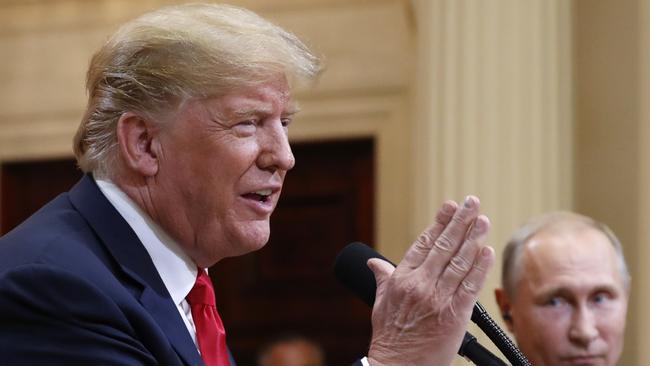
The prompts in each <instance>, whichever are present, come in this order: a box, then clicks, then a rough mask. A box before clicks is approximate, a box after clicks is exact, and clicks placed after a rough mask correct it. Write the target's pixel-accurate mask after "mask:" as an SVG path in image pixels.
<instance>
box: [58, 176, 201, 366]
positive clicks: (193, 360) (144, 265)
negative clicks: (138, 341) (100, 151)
mask: <svg viewBox="0 0 650 366" xmlns="http://www.w3.org/2000/svg"><path fill="white" fill-rule="evenodd" d="M70 201H71V202H72V204H73V205H74V206H75V208H76V209H77V210H79V212H80V213H81V215H82V216H83V217H84V218H85V219H86V220H87V221H88V224H89V225H90V226H91V227H92V228H93V230H94V231H95V233H96V234H97V236H98V237H99V238H100V239H101V241H102V242H103V244H104V245H105V246H106V248H107V250H108V251H109V252H110V253H111V254H112V256H113V257H114V258H115V260H116V261H117V263H119V265H120V266H121V267H122V270H123V271H124V272H125V273H126V274H128V275H129V277H131V278H132V279H133V280H135V281H136V282H138V283H139V284H140V285H141V286H142V288H143V290H142V293H141V294H140V298H139V301H140V303H141V304H142V305H143V306H144V308H145V309H147V311H148V312H149V314H151V316H152V317H153V318H154V319H155V320H156V322H157V323H158V324H159V325H160V328H161V329H162V330H163V332H164V333H165V334H166V335H167V338H168V339H169V341H170V343H171V344H172V346H173V347H174V349H175V350H176V352H177V353H178V354H179V356H180V357H181V358H182V359H183V361H184V362H185V363H186V364H188V365H203V361H202V360H201V357H200V355H199V353H198V351H197V349H196V346H195V345H194V342H193V341H192V338H191V337H190V334H189V332H187V331H186V329H187V328H186V326H185V323H184V322H183V320H182V319H181V317H180V314H179V313H178V309H177V307H176V305H175V304H174V302H173V301H172V299H171V296H170V295H169V292H168V291H167V288H166V287H165V285H164V283H163V282H162V279H161V278H160V276H159V274H158V271H157V270H156V267H155V266H154V264H153V262H152V261H151V257H150V256H149V254H148V253H147V251H146V250H145V248H144V246H143V245H142V243H141V242H140V240H139V239H138V237H137V236H136V235H135V233H134V232H133V230H132V229H131V227H130V226H129V225H128V224H127V222H126V221H125V220H124V219H123V218H122V216H121V215H120V214H119V213H118V212H117V210H116V209H115V208H114V207H113V205H111V203H110V202H109V201H108V200H107V199H106V197H105V196H104V195H103V194H102V193H101V191H100V190H99V188H98V187H97V184H96V183H95V181H94V180H93V179H92V178H91V177H90V176H89V175H85V176H84V177H83V178H82V179H81V180H80V181H79V183H77V184H76V185H75V186H74V187H73V188H72V189H71V190H70Z"/></svg>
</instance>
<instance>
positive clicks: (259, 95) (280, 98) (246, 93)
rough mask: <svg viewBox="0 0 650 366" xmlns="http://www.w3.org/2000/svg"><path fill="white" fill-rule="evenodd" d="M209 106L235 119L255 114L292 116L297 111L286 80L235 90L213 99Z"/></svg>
mask: <svg viewBox="0 0 650 366" xmlns="http://www.w3.org/2000/svg"><path fill="white" fill-rule="evenodd" d="M208 105H211V106H213V107H215V108H218V109H219V110H220V112H221V113H225V114H228V115H231V116H233V117H236V116H239V115H247V114H253V113H265V114H273V113H277V112H280V113H285V114H291V113H294V112H296V110H297V107H296V103H295V102H294V101H293V99H292V98H291V92H290V89H289V86H288V84H287V83H286V81H284V80H274V81H270V82H266V83H262V84H259V85H255V86H249V87H245V88H241V89H238V90H234V91H232V92H230V93H227V94H225V95H222V96H219V97H215V98H211V99H210V100H209V103H208Z"/></svg>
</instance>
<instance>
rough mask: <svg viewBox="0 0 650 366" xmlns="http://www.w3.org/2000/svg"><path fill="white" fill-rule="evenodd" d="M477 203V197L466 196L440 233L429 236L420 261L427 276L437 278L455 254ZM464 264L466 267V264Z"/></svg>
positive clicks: (471, 259)
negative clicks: (423, 259)
mask: <svg viewBox="0 0 650 366" xmlns="http://www.w3.org/2000/svg"><path fill="white" fill-rule="evenodd" d="M479 205H480V202H479V200H478V198H477V197H475V196H467V198H465V202H464V203H463V206H462V207H460V208H459V209H457V210H456V212H455V214H454V215H453V216H452V218H451V219H450V221H449V223H448V224H447V226H446V227H445V228H444V230H443V231H442V232H441V233H440V235H438V236H437V237H433V238H431V241H432V242H431V243H429V246H431V250H430V251H429V253H428V255H427V257H426V259H425V261H424V262H423V263H422V269H423V270H424V271H426V272H427V273H428V276H430V277H429V278H439V277H440V276H441V274H442V273H443V271H444V270H445V269H446V268H447V266H448V265H449V263H450V261H451V260H452V258H453V257H454V256H455V255H456V252H457V251H458V250H459V248H461V246H462V245H463V242H464V241H465V238H466V237H468V229H469V228H470V226H471V225H472V223H474V220H475V219H476V217H477V216H478V212H479ZM486 219H487V218H486ZM488 226H489V225H488ZM485 231H486V232H487V228H485ZM470 244H471V242H470ZM464 259H465V258H460V259H458V260H456V261H457V263H456V264H460V263H459V262H458V261H461V260H464ZM472 262H473V257H472V258H470V259H469V263H472ZM465 266H466V267H468V265H466V264H465ZM456 285H458V282H456Z"/></svg>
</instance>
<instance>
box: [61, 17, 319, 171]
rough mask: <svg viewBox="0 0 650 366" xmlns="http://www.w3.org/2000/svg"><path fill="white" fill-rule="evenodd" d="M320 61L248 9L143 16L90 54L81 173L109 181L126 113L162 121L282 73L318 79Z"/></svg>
mask: <svg viewBox="0 0 650 366" xmlns="http://www.w3.org/2000/svg"><path fill="white" fill-rule="evenodd" d="M319 72H320V63H319V60H318V58H317V57H315V56H314V54H313V53H311V51H310V50H309V49H308V48H307V47H306V46H305V45H304V44H303V43H302V42H301V41H300V40H299V39H298V38H297V37H296V36H295V35H293V34H291V33H289V32H287V31H285V30H284V29H282V28H280V27H278V26H276V25H274V24H272V23H270V22H268V21H266V20H265V19H263V18H261V17H260V16H258V15H257V14H255V13H253V12H251V11H248V10H246V9H242V8H238V7H234V6H229V5H216V4H186V5H179V6H171V7H165V8H161V9H159V10H157V11H154V12H151V13H147V14H145V15H142V16H140V17H138V18H136V19H134V20H132V21H130V22H128V23H126V24H124V25H123V26H122V27H120V28H119V30H118V31H117V32H116V33H115V34H114V35H113V36H112V37H111V38H110V39H109V40H108V41H107V42H106V43H105V44H104V46H103V47H102V48H101V49H100V50H99V51H98V52H97V53H96V54H95V55H94V56H93V57H92V60H91V62H90V67H89V69H88V74H87V81H86V89H87V93H88V106H87V108H86V113H85V115H84V116H83V118H82V121H81V124H80V126H79V128H78V130H77V133H76V135H75V137H74V152H75V156H76V158H77V164H78V165H79V167H80V168H81V169H82V170H83V171H84V172H94V173H95V174H96V175H98V176H110V174H111V167H112V166H113V162H114V159H115V158H116V155H117V137H116V126H117V121H118V120H119V118H120V116H121V115H122V114H123V113H125V112H134V113H137V114H140V115H141V116H143V117H145V118H149V119H151V120H157V118H155V117H156V116H158V117H160V116H161V115H162V114H163V113H168V112H171V111H173V110H174V109H175V108H176V107H177V106H178V105H179V104H180V103H181V102H182V101H184V100H187V99H188V98H204V97H212V96H219V95H224V94H226V93H229V92H232V91H235V90H236V89H238V88H243V87H250V86H254V85H257V84H260V83H264V82H266V81H270V80H272V79H275V78H277V77H278V76H279V75H283V76H284V77H286V78H287V81H288V82H289V83H290V85H295V83H296V82H302V81H309V80H312V79H314V78H315V77H316V76H317V74H318V73H319Z"/></svg>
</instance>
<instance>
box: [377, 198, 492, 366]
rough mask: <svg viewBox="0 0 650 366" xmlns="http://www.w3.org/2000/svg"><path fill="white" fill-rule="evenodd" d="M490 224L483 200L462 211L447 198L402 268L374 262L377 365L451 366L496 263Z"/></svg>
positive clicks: (471, 201)
mask: <svg viewBox="0 0 650 366" xmlns="http://www.w3.org/2000/svg"><path fill="white" fill-rule="evenodd" d="M488 229H489V221H488V219H487V217H485V216H483V215H479V201H478V199H477V198H476V197H472V196H469V197H468V198H467V199H466V201H465V203H464V204H463V206H462V207H460V208H459V207H457V205H456V203H454V202H451V201H448V202H445V204H444V205H443V206H442V208H441V209H440V210H439V211H438V213H437V215H436V219H435V223H434V224H433V225H432V226H430V227H429V228H427V229H426V230H425V231H424V232H423V233H422V234H421V235H420V237H419V238H418V240H416V242H415V243H414V244H413V245H412V246H411V247H410V248H409V250H408V251H407V253H406V254H405V256H404V259H403V260H402V261H401V262H400V263H399V265H398V266H397V268H393V267H392V266H391V265H390V264H388V263H387V262H385V261H382V260H379V259H371V260H370V261H368V265H369V266H370V268H371V269H372V271H373V272H374V273H375V278H376V280H377V297H376V301H375V306H374V308H373V313H372V326H373V334H372V342H371V345H370V352H369V354H368V359H369V362H370V364H371V365H423V366H424V365H439V366H444V365H449V364H451V362H452V360H453V358H454V356H455V355H456V353H457V352H458V349H459V347H460V344H461V341H462V338H463V336H464V334H465V328H466V326H467V323H468V321H469V318H470V316H471V314H472V308H473V306H474V303H475V302H476V299H477V297H478V294H479V291H480V290H481V288H482V287H483V284H484V282H485V278H486V276H487V272H488V270H489V269H490V268H491V267H492V265H493V264H494V251H493V250H492V248H490V247H488V246H486V245H485V240H486V237H487V232H488Z"/></svg>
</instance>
